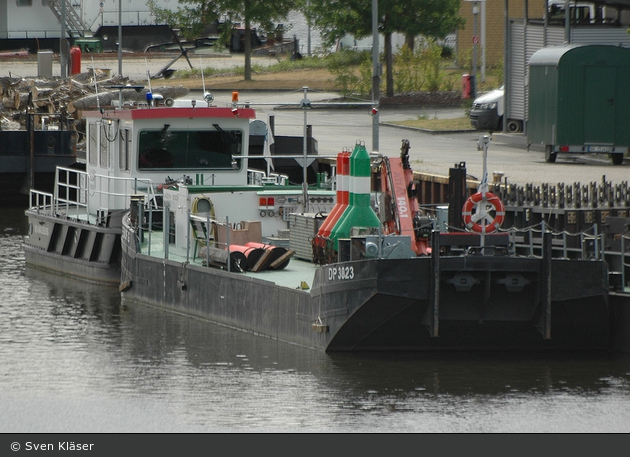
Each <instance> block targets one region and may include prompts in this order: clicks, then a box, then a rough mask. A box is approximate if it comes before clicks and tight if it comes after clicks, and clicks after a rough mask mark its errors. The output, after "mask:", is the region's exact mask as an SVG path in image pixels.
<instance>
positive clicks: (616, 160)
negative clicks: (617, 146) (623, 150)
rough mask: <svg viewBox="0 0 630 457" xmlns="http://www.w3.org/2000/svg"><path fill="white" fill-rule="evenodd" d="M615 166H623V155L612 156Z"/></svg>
mask: <svg viewBox="0 0 630 457" xmlns="http://www.w3.org/2000/svg"><path fill="white" fill-rule="evenodd" d="M610 159H611V160H612V163H613V165H621V164H622V163H623V154H610Z"/></svg>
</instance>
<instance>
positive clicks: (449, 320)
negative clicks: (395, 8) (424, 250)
mask: <svg viewBox="0 0 630 457" xmlns="http://www.w3.org/2000/svg"><path fill="white" fill-rule="evenodd" d="M125 233H130V232H127V231H124V232H123V234H125ZM125 238H126V239H125ZM130 238H131V239H132V240H131V241H130V240H129V239H130ZM122 249H123V258H122V281H123V282H122V286H121V290H122V291H123V293H122V296H123V299H124V300H125V301H131V302H133V301H136V302H140V303H145V304H149V305H152V306H157V307H160V308H165V309H169V310H172V311H176V312H180V313H183V314H188V315H192V316H197V317H201V318H204V319H208V320H210V321H212V322H214V323H217V324H220V325H224V326H228V327H231V328H235V329H239V330H243V331H247V332H251V333H254V334H257V335H260V336H266V337H270V338H273V339H277V340H279V341H285V342H289V343H293V344H297V345H300V346H305V347H311V348H316V349H320V350H324V351H328V352H334V351H380V350H382V351H394V350H396V351H400V350H409V351H434V350H462V349H463V350H507V349H515V350H516V349H518V350H606V349H607V348H608V347H609V342H610V341H609V325H610V322H609V312H608V302H607V292H606V289H605V288H604V287H603V284H602V280H601V278H602V277H606V275H605V270H606V266H605V264H604V263H603V262H596V261H584V262H580V261H578V262H575V261H571V262H567V261H556V260H554V261H552V272H553V273H552V277H553V281H555V283H556V284H555V285H553V286H552V287H551V291H550V297H551V302H550V304H549V309H548V313H547V312H546V310H545V304H544V300H543V299H542V296H543V293H542V292H541V285H542V281H541V280H540V275H541V272H542V271H544V268H543V265H542V261H541V260H540V259H522V258H509V257H505V258H498V257H497V258H484V261H481V259H473V260H470V259H469V262H468V265H463V264H462V261H463V260H462V259H461V258H453V259H447V258H444V259H440V263H441V265H440V273H439V276H440V281H439V285H438V286H436V287H437V288H439V292H438V293H436V290H435V289H436V287H432V286H431V278H432V277H433V266H432V265H433V263H432V259H431V257H419V258H413V259H390V260H386V259H379V260H376V259H374V260H362V261H350V262H344V263H339V264H333V265H326V266H323V267H319V268H317V271H316V273H315V279H314V284H313V285H312V287H311V289H310V290H308V291H305V290H301V289H300V288H298V287H297V286H298V284H296V288H295V289H292V288H289V287H281V286H278V285H276V284H274V283H272V282H270V281H263V280H258V279H256V278H252V277H250V276H246V275H243V274H240V273H229V272H226V271H223V270H220V269H215V268H208V267H201V266H197V265H191V264H188V263H181V262H175V261H172V260H166V259H157V258H154V257H150V256H147V255H144V254H140V253H137V252H136V248H135V242H134V241H133V236H126V237H125V235H123V241H122ZM474 260H477V262H475V261H474ZM402 271H404V272H405V275H401V274H400V272H402ZM453 271H458V272H460V273H462V272H463V274H466V275H469V276H470V278H472V283H471V284H472V286H471V288H470V290H461V288H460V290H457V288H456V287H455V285H454V282H453V280H452V278H453V276H452V272H453ZM523 271H525V276H524V278H525V279H523V280H522V281H521V283H519V284H517V285H516V286H514V284H512V283H515V284H516V282H515V281H512V283H510V284H506V277H507V278H512V277H511V276H509V275H507V276H506V274H507V273H511V274H517V273H519V272H521V273H522V272H523ZM576 273H577V274H578V277H581V278H589V277H590V278H599V279H593V280H583V279H582V280H579V281H575V280H574V279H571V280H570V282H571V284H569V283H567V280H566V279H563V278H571V277H573V278H575V276H573V275H574V274H576ZM156 278H159V280H158V279H156ZM460 279H461V278H460ZM521 286H522V287H521ZM519 288H520V289H519ZM517 289H519V290H517ZM568 290H570V291H571V293H570V294H568V295H565V294H566V292H567V291H568ZM436 296H439V299H437V298H436ZM546 320H547V321H549V320H550V324H549V327H550V337H549V338H547V337H546V336H545V332H544V328H545V322H546Z"/></svg>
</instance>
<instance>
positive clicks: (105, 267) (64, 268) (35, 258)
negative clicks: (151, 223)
mask: <svg viewBox="0 0 630 457" xmlns="http://www.w3.org/2000/svg"><path fill="white" fill-rule="evenodd" d="M26 216H27V219H28V236H27V237H26V238H25V240H24V246H23V247H24V256H25V261H26V264H27V265H29V266H30V267H34V268H38V269H41V270H45V271H50V272H53V273H57V274H60V275H64V276H71V277H75V278H79V279H82V280H84V281H89V282H93V283H96V284H104V285H112V286H118V285H119V284H120V256H121V249H120V238H121V229H120V227H111V226H107V225H106V224H105V225H102V226H101V225H93V224H87V223H84V222H80V221H74V220H70V219H66V218H62V217H56V216H51V215H47V214H42V213H38V212H37V211H36V210H28V211H26Z"/></svg>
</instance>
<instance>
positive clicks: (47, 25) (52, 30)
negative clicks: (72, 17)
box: [0, 0, 179, 39]
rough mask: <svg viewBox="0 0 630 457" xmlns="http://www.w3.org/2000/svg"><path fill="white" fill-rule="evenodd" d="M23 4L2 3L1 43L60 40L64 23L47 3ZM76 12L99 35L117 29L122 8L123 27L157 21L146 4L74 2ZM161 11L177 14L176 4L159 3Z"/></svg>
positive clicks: (134, 0)
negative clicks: (104, 29) (109, 28)
mask: <svg viewBox="0 0 630 457" xmlns="http://www.w3.org/2000/svg"><path fill="white" fill-rule="evenodd" d="M18 3H21V2H20V0H0V39H6V38H59V37H60V35H61V23H60V22H59V21H58V20H57V18H56V17H55V15H54V13H53V12H52V11H51V10H50V8H49V7H48V5H47V4H46V2H45V1H44V0H31V2H30V3H31V5H30V6H18ZM70 4H73V5H76V8H75V10H76V11H77V13H78V14H79V15H80V17H81V18H82V20H83V22H84V23H85V25H86V26H87V27H88V28H89V29H90V30H92V32H96V31H97V30H98V28H99V27H101V26H103V25H107V26H112V25H116V26H117V25H118V17H119V13H118V11H119V5H120V8H121V10H122V25H152V24H155V17H154V16H153V15H152V14H151V11H150V10H149V7H148V6H147V0H79V1H77V0H73V1H72V2H70ZM156 4H157V5H158V6H159V7H160V8H165V9H166V8H168V9H173V10H176V9H177V8H178V6H179V3H178V1H177V0H156Z"/></svg>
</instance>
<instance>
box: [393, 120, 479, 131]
mask: <svg viewBox="0 0 630 457" xmlns="http://www.w3.org/2000/svg"><path fill="white" fill-rule="evenodd" d="M390 124H394V125H401V126H404V127H413V128H418V129H426V130H433V131H438V132H439V131H448V130H474V129H473V128H472V126H471V125H470V119H469V118H468V117H458V118H454V119H424V118H423V119H408V120H405V121H395V122H390Z"/></svg>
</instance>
